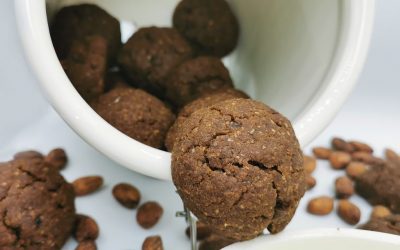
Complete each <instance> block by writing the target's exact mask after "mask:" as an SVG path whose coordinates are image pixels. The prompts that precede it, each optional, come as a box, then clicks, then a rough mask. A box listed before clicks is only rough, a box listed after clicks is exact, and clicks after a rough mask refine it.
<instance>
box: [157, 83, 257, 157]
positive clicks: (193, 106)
mask: <svg viewBox="0 0 400 250" xmlns="http://www.w3.org/2000/svg"><path fill="white" fill-rule="evenodd" d="M233 98H249V96H248V95H246V94H245V93H244V92H242V91H240V90H237V89H232V88H229V89H223V90H221V91H219V92H217V93H214V94H211V95H208V96H205V97H202V98H198V99H196V100H194V101H192V102H190V103H189V104H187V105H186V106H184V107H183V108H182V109H181V111H180V112H179V114H178V117H177V118H176V120H175V122H174V124H173V125H172V126H171V127H170V128H169V130H168V133H167V136H166V137H165V147H166V148H167V150H168V151H170V152H171V151H172V148H173V146H174V142H175V138H176V137H177V134H178V133H179V132H180V131H181V130H182V129H181V127H182V125H183V124H184V123H185V121H186V119H187V118H188V117H189V116H190V114H192V113H193V112H194V111H196V110H198V109H202V108H207V107H209V106H211V105H214V104H216V103H218V102H222V101H225V100H229V99H233Z"/></svg>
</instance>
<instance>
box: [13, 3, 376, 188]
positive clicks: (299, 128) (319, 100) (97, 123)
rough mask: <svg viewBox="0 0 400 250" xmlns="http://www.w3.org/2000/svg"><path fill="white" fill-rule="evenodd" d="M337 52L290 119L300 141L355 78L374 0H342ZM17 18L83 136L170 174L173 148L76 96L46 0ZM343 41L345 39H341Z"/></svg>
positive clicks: (130, 162)
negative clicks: (134, 135) (123, 127)
mask: <svg viewBox="0 0 400 250" xmlns="http://www.w3.org/2000/svg"><path fill="white" fill-rule="evenodd" d="M342 4H343V10H344V12H343V20H346V25H342V26H343V28H342V32H341V35H340V36H341V37H340V41H338V47H337V49H336V53H335V58H334V60H332V65H331V67H330V68H329V70H328V72H327V73H326V76H325V78H324V80H323V81H324V83H322V84H321V86H325V87H323V89H320V90H319V91H318V93H317V94H318V95H317V96H315V97H314V98H313V99H312V100H310V102H309V104H308V105H307V106H306V108H305V109H304V111H303V112H302V113H301V114H300V115H299V116H297V117H296V119H295V120H294V121H293V125H294V128H295V131H296V134H297V137H298V138H299V141H300V143H301V145H302V146H303V147H304V146H305V145H307V144H308V143H309V142H310V141H311V140H312V139H313V138H315V137H316V136H317V135H318V134H319V133H320V132H321V131H322V130H323V129H324V128H325V127H326V126H327V125H328V124H329V122H330V121H331V120H332V119H333V117H334V116H335V114H336V113H337V112H338V110H339V108H340V107H341V105H342V104H343V102H344V101H345V99H346V97H347V96H348V95H349V93H350V92H351V90H352V89H353V86H354V85H355V83H356V81H357V77H358V75H359V73H360V71H361V69H362V66H363V64H364V61H365V58H366V54H367V51H368V46H369V40H370V35H371V31H372V26H373V16H374V0H345V1H342ZM15 11H16V18H17V23H18V28H19V33H20V37H21V40H22V44H23V47H24V49H25V54H26V58H27V60H28V61H29V62H30V65H31V67H32V68H33V72H34V73H35V74H36V77H37V78H38V80H39V83H40V84H41V87H42V89H43V91H44V93H45V94H46V96H47V98H48V100H49V101H50V103H51V104H52V106H53V107H54V108H55V110H56V111H57V112H58V113H59V114H60V115H61V117H62V118H63V119H64V120H65V121H66V122H67V123H68V124H69V125H70V126H71V128H72V129H74V130H75V131H76V132H77V133H78V134H79V135H80V136H81V137H82V138H83V139H84V140H85V141H87V142H88V143H89V144H91V145H93V146H94V147H95V148H96V149H97V150H99V151H100V152H102V153H103V154H105V155H107V156H108V157H109V158H111V159H113V160H114V161H116V162H118V163H119V164H121V165H123V166H126V167H128V168H131V169H133V170H135V171H136V172H139V173H142V174H145V175H148V176H152V177H154V178H158V179H166V180H170V179H171V172H170V161H171V160H170V159H171V154H170V153H168V152H164V151H161V150H158V149H155V148H152V147H149V146H146V145H144V144H142V143H140V142H138V141H136V140H133V139H131V138H129V137H128V136H126V135H124V134H123V133H121V132H119V131H118V130H117V129H115V128H114V127H112V126H111V125H109V124H108V123H107V122H105V121H104V120H103V119H102V118H101V117H100V116H98V115H97V114H96V113H95V112H94V111H93V110H92V109H91V108H90V106H89V105H88V104H87V103H86V102H85V101H84V100H83V99H82V98H81V97H80V96H79V94H78V92H77V91H76V90H75V88H74V87H73V86H72V84H71V83H70V81H69V79H68V77H67V76H66V75H65V73H64V71H63V69H62V67H61V65H60V63H59V61H58V59H57V56H56V54H55V51H54V49H53V45H52V42H51V38H50V34H49V28H48V23H47V18H46V4H45V0H35V1H32V0H15ZM341 41H344V42H341Z"/></svg>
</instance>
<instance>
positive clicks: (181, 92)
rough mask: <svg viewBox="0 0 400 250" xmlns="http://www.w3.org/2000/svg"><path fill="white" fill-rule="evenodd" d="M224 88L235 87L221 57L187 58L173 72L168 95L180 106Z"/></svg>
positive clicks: (168, 82)
mask: <svg viewBox="0 0 400 250" xmlns="http://www.w3.org/2000/svg"><path fill="white" fill-rule="evenodd" d="M223 88H233V83H232V79H231V77H230V75H229V71H228V69H227V68H225V66H224V64H223V63H222V61H221V60H220V59H219V58H216V57H206V56H201V57H197V58H194V59H191V60H187V61H186V62H184V63H182V64H181V65H180V66H179V67H177V68H176V69H175V70H174V71H172V72H171V75H170V77H169V78H168V81H167V89H166V96H167V98H168V99H169V100H170V101H171V102H172V103H174V104H175V105H176V106H178V107H182V106H184V105H185V104H187V103H189V102H191V101H193V100H195V99H197V98H199V97H201V96H204V95H209V94H210V93H214V92H216V91H218V90H220V89H223Z"/></svg>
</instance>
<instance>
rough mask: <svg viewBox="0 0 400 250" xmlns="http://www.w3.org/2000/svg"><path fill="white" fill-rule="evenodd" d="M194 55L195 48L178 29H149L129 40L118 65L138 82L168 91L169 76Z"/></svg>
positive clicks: (135, 34) (123, 48)
mask: <svg viewBox="0 0 400 250" xmlns="http://www.w3.org/2000/svg"><path fill="white" fill-rule="evenodd" d="M191 56H192V49H191V47H190V46H189V44H188V43H187V42H186V40H185V39H184V38H183V37H182V36H181V35H180V34H179V32H178V31H177V30H175V29H174V28H158V27H148V28H141V29H139V30H138V31H136V32H135V33H134V34H133V35H132V37H131V38H129V40H128V41H127V42H126V44H125V45H124V46H123V47H122V50H121V51H120V53H119V56H118V63H119V65H120V66H121V69H122V70H123V71H124V72H125V74H126V75H127V76H128V77H129V78H130V79H131V80H133V81H134V82H135V83H138V84H143V83H144V84H151V85H154V86H157V87H159V88H164V87H165V80H166V78H167V76H168V74H169V73H170V72H171V71H172V70H173V69H174V68H175V67H177V66H178V65H179V64H181V63H182V62H184V61H185V60H187V59H189V58H190V57H191Z"/></svg>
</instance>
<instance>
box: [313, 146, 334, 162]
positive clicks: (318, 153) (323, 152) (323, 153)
mask: <svg viewBox="0 0 400 250" xmlns="http://www.w3.org/2000/svg"><path fill="white" fill-rule="evenodd" d="M313 153H314V155H315V157H317V158H318V159H323V160H328V159H329V156H330V155H331V153H332V150H330V149H329V148H324V147H315V148H313Z"/></svg>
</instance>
